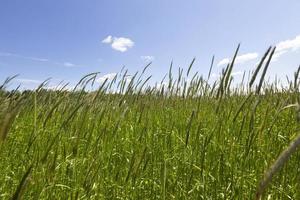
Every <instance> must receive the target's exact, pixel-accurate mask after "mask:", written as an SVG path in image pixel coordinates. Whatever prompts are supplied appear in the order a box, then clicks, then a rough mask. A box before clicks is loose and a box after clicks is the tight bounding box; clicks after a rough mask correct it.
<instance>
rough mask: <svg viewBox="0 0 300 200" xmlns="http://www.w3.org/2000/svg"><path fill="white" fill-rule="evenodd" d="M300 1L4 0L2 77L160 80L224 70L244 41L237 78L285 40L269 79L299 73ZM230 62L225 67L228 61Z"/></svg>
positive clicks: (27, 83) (0, 10) (24, 80)
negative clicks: (124, 75) (176, 71)
mask: <svg viewBox="0 0 300 200" xmlns="http://www.w3.org/2000/svg"><path fill="white" fill-rule="evenodd" d="M299 10H300V1H299V0H289V1H283V0H278V1H271V0H266V1H261V0H251V1H250V0H244V1H239V0H227V1H221V0H218V1H217V0H210V1H204V0H186V1H179V0H172V1H171V0H148V1H145V0H127V1H125V0H107V1H102V0H43V1H42V0H26V1H21V0H1V1H0V81H2V80H4V79H5V78H6V77H8V76H12V75H15V74H19V77H18V78H17V80H15V81H16V82H18V83H21V84H22V85H23V86H24V87H29V88H30V87H33V86H35V85H37V84H38V83H39V82H40V81H43V80H45V79H47V78H49V77H52V78H53V82H55V81H59V80H65V81H67V82H70V83H71V84H74V83H75V82H76V81H78V80H79V79H80V78H81V77H82V76H83V75H85V74H88V73H91V72H101V75H102V76H105V75H106V76H109V75H107V74H112V73H117V72H119V71H120V70H121V68H122V67H123V66H125V67H126V68H127V69H128V70H129V72H130V73H134V72H136V71H141V70H142V69H143V67H144V66H145V65H146V64H147V62H148V61H149V60H152V61H153V63H152V65H151V67H150V69H149V73H150V74H152V75H153V76H154V78H153V79H154V80H159V79H160V78H162V77H163V75H164V74H165V73H167V71H168V69H169V65H170V62H171V61H172V60H173V62H174V68H177V67H183V68H187V67H188V65H189V63H190V62H191V60H192V59H193V57H196V62H195V65H194V68H193V71H194V72H195V71H199V73H200V74H207V72H208V69H209V64H210V61H211V57H212V55H215V58H216V63H215V66H214V71H213V73H214V74H216V75H217V74H218V73H220V71H221V69H222V67H224V65H225V64H226V63H227V62H228V59H226V58H230V57H231V56H232V55H233V53H234V51H235V48H236V46H237V45H238V43H241V49H240V52H239V56H240V58H239V62H238V64H237V65H236V66H235V69H234V72H235V74H236V76H239V75H241V72H242V71H244V70H251V69H253V68H254V67H255V63H256V62H257V61H258V59H259V58H260V57H261V56H262V54H263V53H264V51H265V50H266V49H267V48H268V46H269V45H277V46H278V50H277V54H276V59H275V60H274V61H273V62H272V63H271V66H270V70H269V72H268V74H269V76H274V75H275V74H278V75H279V76H280V77H282V78H284V77H285V75H288V76H291V75H292V73H293V72H294V71H295V70H296V69H297V66H298V65H299V64H300V12H299ZM222 63H223V64H224V65H222Z"/></svg>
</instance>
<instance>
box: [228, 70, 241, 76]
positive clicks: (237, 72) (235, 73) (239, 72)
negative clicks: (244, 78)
mask: <svg viewBox="0 0 300 200" xmlns="http://www.w3.org/2000/svg"><path fill="white" fill-rule="evenodd" d="M242 74H243V72H242V71H236V72H232V73H231V75H232V76H239V75H242Z"/></svg>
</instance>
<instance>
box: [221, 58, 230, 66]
mask: <svg viewBox="0 0 300 200" xmlns="http://www.w3.org/2000/svg"><path fill="white" fill-rule="evenodd" d="M229 62H230V60H229V58H224V59H222V60H221V61H220V62H219V63H218V66H222V65H227V64H228V63H229Z"/></svg>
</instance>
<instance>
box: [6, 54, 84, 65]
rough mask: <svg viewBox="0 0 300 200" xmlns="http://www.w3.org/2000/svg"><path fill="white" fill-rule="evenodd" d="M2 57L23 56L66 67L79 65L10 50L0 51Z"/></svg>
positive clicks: (23, 57)
mask: <svg viewBox="0 0 300 200" xmlns="http://www.w3.org/2000/svg"><path fill="white" fill-rule="evenodd" d="M0 57H15V58H21V59H25V60H31V61H35V62H47V63H51V64H54V65H61V66H65V67H78V65H75V64H73V63H70V62H57V61H53V60H49V59H47V58H37V57H31V56H24V55H20V54H15V53H9V52H0Z"/></svg>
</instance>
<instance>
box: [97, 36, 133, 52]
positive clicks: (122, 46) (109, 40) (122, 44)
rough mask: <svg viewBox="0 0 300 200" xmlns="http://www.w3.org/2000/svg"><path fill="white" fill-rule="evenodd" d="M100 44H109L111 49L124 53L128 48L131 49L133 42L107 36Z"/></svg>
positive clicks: (127, 39)
mask: <svg viewBox="0 0 300 200" xmlns="http://www.w3.org/2000/svg"><path fill="white" fill-rule="evenodd" d="M102 43H105V44H111V47H112V48H113V49H114V50H116V51H121V52H125V51H127V50H128V49H129V48H131V47H133V45H134V42H133V41H132V40H131V39H129V38H125V37H119V38H118V37H112V36H111V35H109V36H107V37H106V38H104V39H103V40H102Z"/></svg>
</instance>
